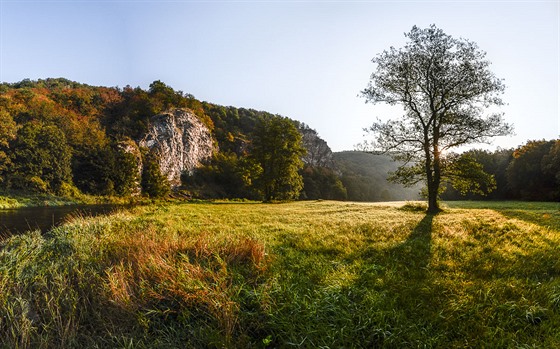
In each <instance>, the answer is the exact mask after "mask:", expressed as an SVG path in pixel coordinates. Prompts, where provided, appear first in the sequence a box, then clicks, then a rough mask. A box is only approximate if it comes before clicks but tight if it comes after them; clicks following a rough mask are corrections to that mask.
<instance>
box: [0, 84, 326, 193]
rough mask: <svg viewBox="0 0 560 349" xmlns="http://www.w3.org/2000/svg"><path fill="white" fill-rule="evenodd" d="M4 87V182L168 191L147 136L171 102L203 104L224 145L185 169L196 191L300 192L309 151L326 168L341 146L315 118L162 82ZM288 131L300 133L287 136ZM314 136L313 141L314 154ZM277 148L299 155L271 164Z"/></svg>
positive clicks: (43, 187)
mask: <svg viewBox="0 0 560 349" xmlns="http://www.w3.org/2000/svg"><path fill="white" fill-rule="evenodd" d="M0 90H1V92H2V93H1V96H0V186H1V187H2V188H3V189H4V190H21V191H25V192H41V193H51V194H63V195H64V194H69V193H77V192H83V193H88V194H94V195H117V196H129V195H136V194H138V193H140V192H141V193H142V194H144V195H147V196H150V197H158V196H164V195H167V193H169V189H170V188H169V183H166V181H167V179H166V177H165V174H162V173H160V172H161V171H160V169H159V168H158V166H157V162H158V160H157V159H156V158H154V155H153V154H150V152H149V151H147V150H146V149H138V145H137V144H138V141H139V140H140V139H141V138H142V137H143V135H145V133H146V131H147V130H148V127H149V126H150V119H151V118H152V117H153V116H155V115H157V114H158V113H161V112H164V111H166V110H168V109H171V108H188V109H190V110H191V111H192V112H194V113H195V115H196V116H197V117H198V118H199V119H200V120H201V121H202V122H203V124H205V125H206V126H207V127H208V128H209V129H210V131H211V132H212V135H213V137H214V139H215V142H216V145H217V149H219V151H218V152H217V153H216V154H214V157H213V159H212V160H211V161H210V162H209V163H207V164H203V166H201V167H200V168H199V169H198V170H197V171H196V172H195V173H194V174H191V175H188V174H185V176H184V178H183V179H184V181H183V182H184V187H183V188H182V189H184V190H186V191H187V192H189V193H190V194H191V195H195V196H201V197H213V198H235V197H239V198H250V199H265V200H270V199H273V198H283V199H285V198H297V197H298V196H299V195H300V192H301V190H302V184H303V179H302V174H303V173H302V171H301V169H302V160H303V161H304V162H305V163H306V164H307V165H308V166H312V167H313V168H319V167H321V166H322V163H321V162H320V161H321V159H320V156H323V157H325V156H328V155H329V154H332V153H331V151H330V148H328V145H327V144H326V142H325V141H323V140H321V139H320V138H319V137H318V136H317V134H316V132H315V131H314V130H312V129H310V128H309V127H307V126H306V125H303V124H300V123H298V122H295V121H293V120H290V119H287V118H283V117H280V116H278V115H273V114H270V113H267V112H260V111H256V110H252V109H244V108H234V107H223V106H219V105H215V104H211V103H208V102H201V101H199V100H197V99H196V98H194V96H192V95H189V94H185V93H183V92H182V91H175V90H173V88H171V87H169V86H167V85H166V84H164V83H163V82H161V81H154V82H153V83H152V84H151V85H150V86H149V89H148V90H143V89H142V88H139V87H137V88H132V87H130V86H126V87H124V88H108V87H94V86H88V85H84V84H80V83H76V82H72V81H69V80H66V79H46V80H38V81H31V80H24V81H21V82H18V83H13V84H7V83H4V84H1V85H0ZM264 121H266V123H265V122H264ZM261 131H263V132H264V133H263V132H261ZM298 131H299V132H298ZM304 132H305V134H306V135H307V137H306V138H305V141H303V140H302V135H303V134H304ZM300 133H301V134H300ZM284 136H288V138H290V137H291V138H290V140H289V141H288V143H285V144H281V143H282V142H283V137H284ZM273 140H277V142H272V141H273ZM302 142H303V143H302ZM304 143H305V144H304ZM270 144H272V145H273V146H268V145H270ZM286 145H287V146H286ZM304 145H309V147H310V150H312V151H310V152H309V154H310V155H309V156H308V155H307V154H308V151H307V149H306V148H304ZM312 145H313V146H312ZM265 152H268V153H266V154H265ZM318 152H321V153H318ZM325 153H326V154H327V155H325ZM267 157H268V158H275V159H276V158H277V159H279V160H282V159H284V160H287V159H291V160H287V161H284V162H282V161H276V162H275V164H271V163H266V161H264V159H265V158H267ZM306 159H312V163H308V161H307V160H306ZM263 161H264V162H263ZM323 162H325V161H323ZM265 183H266V184H265ZM273 187H274V189H272V188H273Z"/></svg>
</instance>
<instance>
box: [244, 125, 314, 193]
mask: <svg viewBox="0 0 560 349" xmlns="http://www.w3.org/2000/svg"><path fill="white" fill-rule="evenodd" d="M305 152H306V150H305V148H304V147H303V144H302V140H301V134H300V133H299V132H298V130H297V128H296V126H295V125H294V123H293V122H292V121H291V120H289V119H287V118H283V117H279V116H275V117H263V118H261V119H259V121H258V123H257V125H256V127H255V131H254V136H253V144H252V151H251V155H250V158H251V159H252V161H253V162H254V163H255V164H256V165H257V168H258V170H257V171H256V172H257V174H256V178H255V179H254V186H255V188H256V189H257V190H258V191H259V192H260V193H261V194H262V196H263V198H264V201H265V202H270V201H273V200H291V199H296V198H297V197H298V196H299V193H300V192H301V189H302V188H303V179H302V176H301V174H300V173H299V170H301V169H302V168H303V161H302V160H301V157H302V156H303V155H304V154H305Z"/></svg>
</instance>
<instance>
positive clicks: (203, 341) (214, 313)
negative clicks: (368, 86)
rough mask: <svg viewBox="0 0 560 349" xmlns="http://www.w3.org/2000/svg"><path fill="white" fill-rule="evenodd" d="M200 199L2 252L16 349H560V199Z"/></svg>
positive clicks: (3, 290) (125, 214) (75, 227)
mask: <svg viewBox="0 0 560 349" xmlns="http://www.w3.org/2000/svg"><path fill="white" fill-rule="evenodd" d="M445 207H446V209H445V211H444V212H443V213H440V214H438V215H426V214H425V213H424V212H423V211H422V207H421V206H420V205H418V204H415V203H408V204H405V203H402V202H401V203H390V204H362V203H345V202H328V201H323V202H296V203H288V204H270V205H268V204H267V205H265V204H255V203H184V204H179V203H175V204H162V205H149V206H143V207H136V208H134V209H131V210H130V211H121V212H116V213H115V214H113V215H111V216H108V217H98V218H94V219H87V218H82V217H76V218H75V219H73V220H72V221H71V222H69V223H68V224H66V225H65V226H63V227H60V228H57V229H55V230H54V231H52V232H51V233H50V234H48V235H47V236H46V237H42V236H40V235H39V234H38V233H29V234H26V235H23V236H17V237H12V238H10V239H8V240H6V241H4V242H1V243H0V343H1V344H0V347H5V348H63V347H66V348H75V347H81V348H89V347H98V348H105V347H106V348H175V347H177V348H191V347H192V348H212V347H216V348H224V347H225V348H251V347H253V348H264V347H270V348H292V347H296V348H298V347H299V348H560V204H559V203H508V202H491V203H481V202H453V203H446V205H445Z"/></svg>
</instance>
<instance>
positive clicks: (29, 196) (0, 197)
mask: <svg viewBox="0 0 560 349" xmlns="http://www.w3.org/2000/svg"><path fill="white" fill-rule="evenodd" d="M75 194H76V195H73V196H72V195H69V196H57V195H52V194H33V193H27V192H17V191H0V210H7V209H17V208H22V207H43V206H65V205H82V204H86V205H96V204H115V205H130V204H144V203H147V202H149V201H150V199H148V198H145V197H140V196H137V197H116V196H94V195H87V194H82V193H75Z"/></svg>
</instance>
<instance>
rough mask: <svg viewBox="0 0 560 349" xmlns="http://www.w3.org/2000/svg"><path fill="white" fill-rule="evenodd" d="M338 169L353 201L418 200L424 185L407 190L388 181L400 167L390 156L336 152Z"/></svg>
mask: <svg viewBox="0 0 560 349" xmlns="http://www.w3.org/2000/svg"><path fill="white" fill-rule="evenodd" d="M334 162H335V166H336V168H337V169H338V170H339V171H340V174H341V181H342V183H343V184H344V186H345V187H346V191H347V194H348V200H350V201H402V200H418V199H419V198H420V196H419V192H420V189H421V186H415V187H412V188H405V187H403V186H402V185H400V184H395V183H390V182H388V181H387V175H388V173H389V172H392V171H395V170H396V169H397V167H398V164H397V163H396V162H395V161H393V160H392V159H391V158H390V157H388V156H384V155H374V154H369V153H364V152H359V151H344V152H338V153H334Z"/></svg>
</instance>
